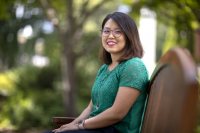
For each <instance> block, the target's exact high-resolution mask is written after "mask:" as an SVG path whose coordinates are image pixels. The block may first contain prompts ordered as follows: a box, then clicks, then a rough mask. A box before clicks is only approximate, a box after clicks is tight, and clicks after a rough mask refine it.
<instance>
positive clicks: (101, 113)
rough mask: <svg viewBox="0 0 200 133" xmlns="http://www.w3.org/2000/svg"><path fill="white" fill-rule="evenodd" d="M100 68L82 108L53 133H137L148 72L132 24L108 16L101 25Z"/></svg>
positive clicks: (121, 17)
mask: <svg viewBox="0 0 200 133" xmlns="http://www.w3.org/2000/svg"><path fill="white" fill-rule="evenodd" d="M101 41H102V49H103V50H102V53H101V59H102V61H103V62H104V64H103V65H102V66H101V67H100V69H99V71H98V73H97V76H96V80H95V82H94V84H93V87H92V91H91V101H90V103H89V104H88V106H87V107H86V109H85V110H84V111H83V112H82V113H81V114H80V116H79V117H77V118H76V119H75V120H74V121H72V122H71V123H69V124H65V125H62V126H61V127H60V128H58V129H55V130H53V131H51V132H55V133H60V132H62V133H130V132H131V133H138V132H139V129H140V124H141V118H142V114H143V111H144V104H145V100H146V96H147V92H146V89H147V85H148V73H147V70H146V67H145V65H144V63H143V62H142V60H141V57H142V55H143V48H142V45H141V43H140V38H139V34H138V30H137V26H136V24H135V22H134V21H133V20H132V19H131V18H130V17H129V16H128V15H126V14H124V13H121V12H114V13H112V14H108V15H107V16H106V17H105V19H104V20H103V23H102V32H101Z"/></svg>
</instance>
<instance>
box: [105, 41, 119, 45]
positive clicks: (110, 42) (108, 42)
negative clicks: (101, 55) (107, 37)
mask: <svg viewBox="0 0 200 133" xmlns="http://www.w3.org/2000/svg"><path fill="white" fill-rule="evenodd" d="M116 44H117V43H116V42H114V41H107V45H108V46H113V45H116Z"/></svg>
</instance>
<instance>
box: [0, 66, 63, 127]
mask: <svg viewBox="0 0 200 133" xmlns="http://www.w3.org/2000/svg"><path fill="white" fill-rule="evenodd" d="M38 69H39V70H38ZM55 70H56V69H52V68H51V67H46V68H42V69H41V68H35V67H32V66H24V67H23V68H19V69H16V70H12V71H10V72H7V73H4V74H2V75H1V76H0V78H1V79H4V81H3V80H2V81H1V82H0V90H2V88H3V89H5V90H8V93H9V95H6V96H4V97H3V100H2V101H3V102H1V104H0V110H1V111H0V128H7V129H8V128H12V129H13V128H14V129H20V130H21V129H28V128H34V127H37V128H39V127H40V128H41V127H43V128H45V127H48V128H50V126H51V118H52V116H56V115H58V114H59V115H61V114H64V112H63V109H62V108H63V102H62V98H60V97H61V91H60V88H59V86H57V84H58V83H59V82H60V81H59V78H58V77H59V75H57V74H59V73H57V72H56V71H55ZM8 77H12V78H8ZM9 90H12V93H11V91H9ZM0 92H1V91H0ZM1 95H2V93H1Z"/></svg>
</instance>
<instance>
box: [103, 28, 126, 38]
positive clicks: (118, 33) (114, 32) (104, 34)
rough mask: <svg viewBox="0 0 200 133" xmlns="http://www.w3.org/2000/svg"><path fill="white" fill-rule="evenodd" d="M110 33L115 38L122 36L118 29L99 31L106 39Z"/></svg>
mask: <svg viewBox="0 0 200 133" xmlns="http://www.w3.org/2000/svg"><path fill="white" fill-rule="evenodd" d="M110 33H112V35H113V36H114V37H116V38H118V37H120V36H121V35H122V34H123V32H122V31H121V30H119V29H116V30H109V29H103V30H101V34H102V35H103V36H104V37H108V36H109V35H110Z"/></svg>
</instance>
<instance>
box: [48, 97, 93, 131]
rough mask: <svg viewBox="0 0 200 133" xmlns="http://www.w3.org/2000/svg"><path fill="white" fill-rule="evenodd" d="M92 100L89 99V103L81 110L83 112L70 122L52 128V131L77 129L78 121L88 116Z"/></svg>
mask: <svg viewBox="0 0 200 133" xmlns="http://www.w3.org/2000/svg"><path fill="white" fill-rule="evenodd" d="M92 106H93V105H92V101H90V103H89V105H88V106H87V107H86V108H85V109H84V110H83V112H82V113H81V114H80V115H79V116H78V117H77V118H76V119H75V120H73V121H72V122H71V123H69V124H65V125H62V126H61V127H60V128H57V129H54V130H53V131H52V132H54V133H59V132H62V131H67V130H77V129H79V127H78V123H80V122H81V121H82V120H84V119H87V118H88V116H89V115H90V112H91V110H92Z"/></svg>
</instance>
